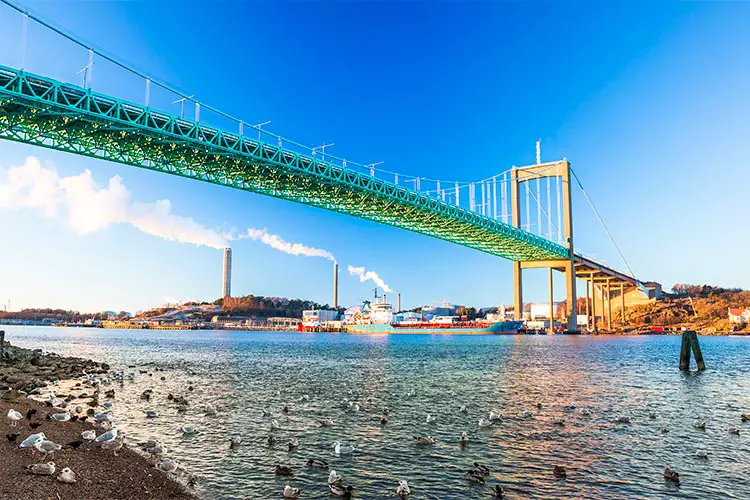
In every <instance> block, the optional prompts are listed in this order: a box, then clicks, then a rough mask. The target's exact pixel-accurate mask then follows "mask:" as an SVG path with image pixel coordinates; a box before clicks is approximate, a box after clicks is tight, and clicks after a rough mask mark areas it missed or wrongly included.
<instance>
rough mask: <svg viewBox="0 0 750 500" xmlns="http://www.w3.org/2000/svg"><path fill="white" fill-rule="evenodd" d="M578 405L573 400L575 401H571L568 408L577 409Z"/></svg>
mask: <svg viewBox="0 0 750 500" xmlns="http://www.w3.org/2000/svg"><path fill="white" fill-rule="evenodd" d="M576 406H577V405H576V404H575V402H573V403H570V404H569V405H568V409H570V410H575V409H576Z"/></svg>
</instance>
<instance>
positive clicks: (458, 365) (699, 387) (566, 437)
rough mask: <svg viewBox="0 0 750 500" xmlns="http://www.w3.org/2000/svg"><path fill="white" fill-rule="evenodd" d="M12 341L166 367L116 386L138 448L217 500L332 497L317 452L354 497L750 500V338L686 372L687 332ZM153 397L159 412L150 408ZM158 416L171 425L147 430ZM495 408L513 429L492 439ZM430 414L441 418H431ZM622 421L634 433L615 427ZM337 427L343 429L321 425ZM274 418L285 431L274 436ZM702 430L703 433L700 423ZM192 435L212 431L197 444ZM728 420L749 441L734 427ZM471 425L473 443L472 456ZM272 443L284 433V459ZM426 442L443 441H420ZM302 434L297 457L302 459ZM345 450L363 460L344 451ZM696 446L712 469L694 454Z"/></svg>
mask: <svg viewBox="0 0 750 500" xmlns="http://www.w3.org/2000/svg"><path fill="white" fill-rule="evenodd" d="M6 330H7V336H8V339H9V340H11V341H12V342H14V343H16V344H18V345H21V346H23V347H41V348H43V349H45V350H49V351H54V352H57V353H60V354H65V355H77V356H84V357H90V358H93V359H96V360H100V361H106V362H108V363H110V364H111V365H112V367H113V369H121V368H122V369H125V370H126V371H134V370H135V369H132V368H131V369H128V368H127V367H128V365H135V366H137V367H138V368H144V369H146V368H148V369H149V370H151V371H153V368H155V367H161V368H165V369H166V371H165V372H153V375H152V376H149V375H147V374H139V375H138V377H137V379H136V380H135V381H134V382H126V384H125V385H124V386H123V387H122V388H121V389H118V393H117V396H116V399H115V401H116V403H115V416H116V418H117V419H118V425H119V427H120V429H121V430H123V431H126V432H127V433H128V434H129V436H130V437H131V438H135V439H140V438H149V437H153V436H157V437H160V439H162V440H163V441H164V442H165V444H166V445H167V446H168V447H169V448H171V450H172V451H171V455H172V456H174V457H175V458H177V459H178V460H179V461H180V462H181V463H182V464H183V465H184V466H185V467H186V468H187V469H188V470H189V471H191V472H195V473H197V474H198V475H199V476H200V477H201V484H202V489H203V492H204V494H205V496H206V497H208V498H218V499H229V498H252V499H258V498H263V499H265V498H280V497H281V494H280V492H281V490H282V489H283V487H284V484H285V483H286V482H290V483H291V484H293V485H294V486H297V487H299V488H300V489H301V490H302V497H303V498H318V499H323V498H326V499H327V498H330V493H329V492H328V489H327V487H326V478H327V474H326V473H324V472H319V471H315V470H311V469H308V468H306V467H305V466H304V463H305V461H306V460H307V459H308V458H318V459H325V460H327V461H328V462H329V463H330V464H331V466H332V468H335V469H336V470H337V471H338V472H339V473H341V474H342V475H343V476H344V478H345V480H346V481H347V484H353V485H354V486H355V488H356V494H355V498H367V499H381V498H382V499H387V498H394V497H395V489H396V486H397V485H398V481H399V480H400V479H407V480H408V481H409V484H410V485H411V487H412V490H413V492H414V495H413V497H414V498H430V499H441V500H442V499H453V498H456V499H459V498H461V499H463V498H477V499H479V498H481V499H486V498H489V497H490V494H489V492H490V489H491V488H492V486H494V485H495V484H503V486H504V487H505V489H506V491H507V492H508V494H509V497H510V498H540V497H548V498H597V499H598V498H644V499H652V498H667V497H669V498H674V497H678V498H702V499H706V498H750V479H749V478H750V474H749V473H750V452H749V451H748V445H747V442H748V435H750V424H746V425H745V426H744V427H743V425H742V424H741V423H740V419H739V417H740V414H741V413H742V412H749V411H750V378H749V377H748V372H749V371H750V363H748V354H750V344H749V342H750V339H745V338H715V337H708V338H701V343H702V347H703V352H704V355H705V356H706V360H707V364H708V368H709V369H708V370H707V371H706V372H704V373H701V374H699V375H696V374H689V375H688V374H682V373H680V372H679V371H678V370H677V361H678V354H679V347H680V338H679V337H568V336H556V337H532V336H502V337H501V336H456V337H448V336H434V337H433V336H392V337H385V336H369V337H368V336H349V335H328V334H297V333H248V332H209V331H200V332H149V331H116V330H88V329H58V328H49V329H45V328H14V327H6ZM161 376H164V377H165V379H166V380H165V381H161V380H160V377H161ZM191 384H192V385H193V386H194V388H195V390H194V391H192V392H189V391H188V386H189V385H191ZM147 388H152V389H153V390H154V397H153V399H152V401H151V402H150V403H149V402H145V401H143V400H141V399H140V398H139V396H140V394H141V392H142V391H143V390H145V389H147ZM169 393H171V394H174V395H185V396H187V397H188V399H189V401H190V407H189V409H188V411H187V412H186V413H182V414H178V413H177V410H176V406H175V405H172V404H169V402H168V400H167V395H168V394H169ZM410 393H411V394H412V395H409V394H410ZM303 395H308V396H309V400H303ZM345 400H351V401H357V402H358V403H359V405H360V410H359V411H352V410H350V409H349V408H348V407H347V405H346V404H345ZM572 403H575V405H576V408H575V409H571V408H569V406H571V404H572ZM285 404H287V405H288V406H289V410H290V411H289V413H287V414H284V413H281V412H279V413H278V414H277V415H275V416H274V417H264V416H263V413H262V409H263V408H267V407H276V408H277V409H279V410H280V409H281V408H282V407H283V406H284V405H285ZM461 405H466V407H467V409H468V413H467V414H463V413H460V412H459V411H458V409H459V407H460V406H461ZM538 405H541V408H539V407H538ZM206 407H216V408H217V409H218V413H217V415H216V416H215V417H212V416H208V415H206V411H205V408H206ZM385 407H388V408H389V410H390V415H389V417H388V418H389V420H388V423H387V424H385V425H384V426H383V425H381V424H380V422H379V420H380V416H381V415H382V413H383V408H385ZM582 408H588V409H590V410H591V416H584V415H582V414H581V411H580V410H581V409H582ZM145 409H156V410H158V411H160V413H161V415H160V417H159V418H156V419H152V420H150V419H146V418H145V416H144V414H143V410H145ZM490 410H495V411H496V412H498V411H499V412H502V414H503V416H504V418H503V421H502V422H501V423H497V424H495V425H494V426H492V427H489V428H487V429H484V428H483V429H479V428H478V425H477V422H478V420H479V418H480V417H486V416H487V414H488V412H489V411H490ZM525 411H530V412H532V416H530V417H528V416H524V412H525ZM428 413H430V414H432V415H433V416H436V417H437V421H436V422H435V423H432V424H428V423H426V416H427V414H428ZM650 413H656V414H657V418H656V419H651V418H649V414H650ZM620 416H628V417H630V418H631V420H632V423H631V424H616V423H614V421H615V419H616V418H618V417H620ZM326 417H331V418H332V419H333V421H334V426H333V427H331V428H326V427H320V425H319V423H318V422H319V420H322V419H324V418H326ZM273 418H276V419H277V420H278V422H279V424H280V425H281V429H279V430H276V431H273V432H272V431H271V430H270V425H271V420H272V419H273ZM559 419H563V424H564V425H562V426H560V425H556V424H555V423H554V422H555V421H556V420H559ZM697 419H699V420H705V421H706V422H707V428H706V430H705V431H700V430H696V429H694V428H693V422H694V421H695V420H697ZM182 425H195V426H198V427H199V428H200V430H201V432H200V433H199V434H197V435H195V436H192V437H189V438H184V437H182V434H181V433H180V432H179V430H178V429H179V427H180V426H182ZM662 426H664V427H666V428H667V429H668V430H669V432H667V433H663V432H661V430H660V428H661V427H662ZM732 426H739V427H740V428H741V429H742V434H741V435H740V436H735V435H732V434H729V432H728V429H729V428H730V427H732ZM462 431H467V432H468V433H469V435H470V442H469V444H468V445H467V446H466V447H461V446H460V445H459V436H460V434H461V432H462ZM269 434H273V435H274V436H276V438H277V439H278V443H279V444H277V445H276V446H274V447H273V448H269V447H267V446H266V444H265V441H266V438H267V436H268V435H269ZM231 435H241V436H242V437H243V444H242V446H241V447H240V448H238V449H236V450H230V449H229V436H231ZM417 435H432V436H434V437H435V438H436V439H437V444H435V445H434V446H418V445H415V443H414V441H413V439H412V438H413V436H417ZM292 437H295V438H297V439H299V441H300V447H299V450H298V451H294V452H289V451H288V450H287V447H286V443H287V441H288V439H289V438H292ZM335 440H339V441H341V442H343V443H344V444H353V445H355V446H356V447H357V448H358V450H357V451H356V452H355V453H354V454H353V455H342V456H340V457H337V456H335V455H334V454H333V452H332V449H331V443H332V442H333V441H335ZM699 449H703V450H705V451H707V452H708V454H709V459H708V460H701V459H698V458H696V457H695V453H696V451H697V450H699ZM474 461H479V462H482V463H484V464H486V465H487V466H489V468H490V469H491V471H492V474H491V476H490V478H489V479H488V481H487V484H486V485H471V484H469V483H468V482H466V481H465V480H464V479H463V473H464V472H465V470H466V469H468V468H469V467H470V466H471V464H472V463H473V462H474ZM276 464H283V465H289V466H292V467H293V468H294V469H295V471H296V472H295V476H294V477H293V478H291V479H287V478H278V477H276V476H275V475H274V474H273V467H274V466H275V465H276ZM665 464H669V466H670V467H671V468H672V469H674V470H677V471H679V473H680V478H681V480H682V482H681V484H680V485H675V484H669V483H665V481H664V480H663V478H662V471H663V469H664V465H665ZM554 465H563V466H565V467H566V469H567V471H568V477H567V479H564V480H560V479H556V478H555V477H554V476H553V475H552V467H553V466H554Z"/></svg>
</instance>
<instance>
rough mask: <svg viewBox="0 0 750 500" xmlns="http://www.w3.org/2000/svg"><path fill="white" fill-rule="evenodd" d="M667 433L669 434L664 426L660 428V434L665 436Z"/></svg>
mask: <svg viewBox="0 0 750 500" xmlns="http://www.w3.org/2000/svg"><path fill="white" fill-rule="evenodd" d="M667 432H669V429H667V428H666V427H665V426H662V427H661V433H662V434H666V433H667Z"/></svg>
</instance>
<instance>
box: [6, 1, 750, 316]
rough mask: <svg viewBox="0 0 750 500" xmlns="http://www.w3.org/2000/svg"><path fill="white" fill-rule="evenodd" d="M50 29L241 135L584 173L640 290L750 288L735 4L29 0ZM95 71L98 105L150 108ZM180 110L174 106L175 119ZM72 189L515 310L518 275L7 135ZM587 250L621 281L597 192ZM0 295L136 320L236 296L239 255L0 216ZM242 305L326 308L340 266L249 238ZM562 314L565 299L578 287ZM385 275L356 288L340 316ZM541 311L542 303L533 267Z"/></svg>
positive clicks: (416, 158)
mask: <svg viewBox="0 0 750 500" xmlns="http://www.w3.org/2000/svg"><path fill="white" fill-rule="evenodd" d="M29 6H30V7H31V8H32V9H33V10H34V11H35V12H37V13H40V14H41V15H42V16H43V17H45V18H46V19H49V20H52V21H54V22H55V23H57V24H59V25H62V26H65V27H66V28H68V29H70V30H71V31H73V32H75V33H77V34H80V35H81V36H83V37H84V38H85V39H87V40H89V41H90V42H92V43H93V44H94V45H96V46H97V47H98V48H101V49H104V50H105V51H107V52H109V53H112V54H116V55H117V56H118V57H120V58H121V59H124V60H126V61H128V62H130V63H132V64H133V65H135V66H136V67H138V68H140V69H142V70H143V71H145V72H147V73H149V74H152V75H154V76H156V77H159V78H161V79H163V80H166V81H168V82H170V83H171V84H173V85H175V86H176V87H179V88H182V89H185V90H187V91H189V92H190V93H193V94H196V95H197V96H198V97H199V98H200V99H201V101H203V102H206V103H209V104H211V105H212V106H214V107H217V108H219V109H223V110H227V111H229V112H231V113H232V114H233V115H236V116H241V117H243V118H244V119H245V120H246V121H247V122H250V123H257V122H262V121H266V120H272V124H271V125H270V129H271V130H273V131H275V132H278V133H280V134H282V135H284V136H287V137H291V138H294V139H296V140H298V141H299V142H302V143H305V144H309V145H311V146H314V145H318V144H323V143H325V142H335V143H336V146H335V147H334V148H333V149H332V150H331V152H335V153H336V154H337V155H340V156H343V157H347V158H351V159H353V160H357V161H360V162H362V163H370V162H377V161H384V162H385V165H384V166H385V167H387V168H388V169H390V170H396V171H398V172H401V173H403V174H404V175H428V176H431V177H439V178H446V179H454V178H456V177H459V178H477V179H478V178H483V177H486V176H489V175H492V174H494V173H497V172H499V171H503V170H505V169H506V168H508V167H510V166H511V165H514V164H518V165H520V164H528V163H533V161H534V142H535V140H536V139H537V138H541V139H542V151H543V159H545V160H551V159H557V158H560V157H567V158H568V159H569V160H570V161H571V162H572V164H573V167H574V168H575V169H576V171H577V173H578V175H579V177H580V178H581V180H582V181H583V183H584V185H585V187H586V189H587V191H588V192H589V194H590V195H591V196H592V198H593V199H594V201H595V202H596V203H597V205H598V207H599V209H600V211H601V213H602V215H603V216H604V218H605V220H606V222H607V224H608V226H609V228H610V230H611V231H612V232H613V234H614V235H615V237H616V239H617V241H618V243H619V244H620V246H621V248H622V250H623V252H624V254H625V256H626V257H627V258H628V260H629V263H630V265H631V267H632V268H633V270H634V271H635V273H636V275H637V276H638V277H640V278H642V279H649V280H657V281H660V282H662V283H663V284H665V285H666V286H671V285H672V284H673V283H675V282H695V283H704V282H706V283H712V284H717V285H724V286H741V287H750V267H748V266H745V265H744V262H745V252H744V251H743V249H744V248H745V247H746V246H747V245H748V243H750V241H748V239H749V237H748V235H747V234H748V233H747V208H745V206H744V202H745V200H747V199H748V196H747V192H748V186H750V173H748V168H747V165H746V163H747V158H750V151H749V150H750V146H749V145H748V141H747V137H750V130H749V129H750V120H748V117H749V116H750V92H748V91H747V88H746V87H747V82H748V81H750V78H749V77H750V50H748V49H750V33H749V32H748V31H747V30H746V29H745V27H746V25H747V22H748V20H750V6H748V5H746V4H739V3H731V4H730V3H666V2H664V3H662V2H658V3H655V4H654V3H650V4H647V3H642V4H638V3H630V4H627V5H626V4H617V5H608V4H605V3H593V2H586V3H575V4H570V5H563V4H554V5H553V4H550V3H544V4H534V3H468V2H460V3H438V4H427V3H414V2H409V3H385V2H383V3H379V2H350V3H322V2H320V3H318V2H309V3H284V2H269V3H262V2H241V3H229V2H227V3H207V2H206V3H191V2H179V3H178V2H31V3H30V4H29ZM0 28H1V29H0V64H5V65H8V66H13V67H18V66H19V62H20V33H21V18H20V16H19V15H17V14H15V13H12V12H11V11H10V10H9V9H8V8H7V7H5V6H2V7H0ZM86 62H87V55H86V53H85V51H82V50H74V49H72V48H70V47H68V46H67V45H66V44H63V43H60V42H59V41H55V38H54V37H51V36H49V35H45V34H43V33H42V32H41V31H40V30H39V29H38V28H35V27H33V26H32V27H31V28H30V31H29V49H28V50H27V56H26V69H27V70H29V71H32V72H37V73H41V74H45V75H48V76H51V77H57V78H60V79H63V80H66V81H77V80H76V79H77V78H78V77H77V76H76V74H75V73H76V71H78V69H80V68H81V67H83V66H84V65H85V64H86ZM113 75H114V73H113V74H112V75H110V74H109V73H107V71H106V70H104V69H103V68H100V67H99V66H95V71H94V79H93V83H94V89H96V90H101V91H104V92H109V93H112V94H114V95H118V96H121V97H123V98H128V99H133V100H142V98H143V88H142V86H141V85H140V83H138V82H137V81H135V80H129V79H127V78H119V77H118V78H115V77H114V76H113ZM164 106H165V107H166V108H167V109H169V110H171V111H172V112H176V111H177V110H178V108H177V106H170V105H169V104H168V103H166V104H164ZM28 156H35V157H37V158H38V159H39V160H40V161H41V163H42V165H44V166H46V167H49V168H52V167H53V168H55V169H56V170H57V172H59V175H60V176H75V175H78V174H80V173H81V172H82V171H84V170H85V169H89V170H90V171H91V173H92V176H93V178H94V179H95V180H96V182H97V183H98V184H99V185H106V184H107V182H108V180H109V179H110V178H111V177H112V176H115V175H118V176H120V177H121V178H122V182H123V183H124V184H125V185H126V186H127V189H128V190H129V192H130V193H131V195H132V198H133V199H134V200H137V201H140V202H154V201H156V200H162V199H166V200H170V202H171V205H172V211H173V212H174V213H175V214H179V215H181V216H185V217H191V218H193V219H194V220H195V221H196V222H198V223H200V224H202V225H204V226H206V227H209V228H214V229H218V230H227V229H230V228H236V229H237V230H239V231H242V230H244V229H245V228H248V227H253V228H265V229H267V230H268V231H269V232H271V233H274V234H278V235H280V236H281V237H283V238H284V239H285V240H288V241H291V242H301V243H304V244H305V245H309V246H312V247H317V248H322V249H326V250H328V251H330V252H331V253H333V254H334V255H335V256H336V257H337V259H338V260H339V262H340V263H341V264H342V265H343V266H344V267H345V266H346V265H348V264H352V265H355V266H365V267H367V268H368V269H372V270H375V271H377V272H378V273H379V274H380V275H381V277H382V278H383V279H384V280H385V281H386V282H387V283H388V284H389V285H390V286H391V287H392V288H393V289H395V290H397V291H400V292H401V293H402V295H403V302H404V306H406V307H413V306H416V305H421V304H424V303H431V302H434V301H440V300H449V301H453V302H458V303H467V304H472V305H477V306H485V305H494V304H498V303H509V302H511V300H512V283H511V276H512V272H511V265H510V263H509V262H507V261H504V260H501V259H498V258H496V257H492V256H489V255H484V254H481V253H479V252H477V251H474V250H470V249H466V248H462V247H458V246H456V245H452V244H449V243H446V242H442V241H438V240H433V239H430V238H428V237H425V236H421V235H417V234H412V233H408V232H404V231H401V230H398V229H395V228H389V227H385V226H380V225H377V224H374V223H371V222H366V221H361V220H357V219H354V218H350V217H346V216H343V215H338V214H334V213H328V212H325V211H322V210H318V209H313V208H310V207H305V206H302V205H297V204H293V203H289V202H284V201H281V200H275V199H272V198H267V197H262V196H259V195H254V194H251V193H245V192H241V191H235V190H231V189H227V188H221V187H218V186H213V185H208V184H203V183H198V182H195V181H190V180H186V179H181V178H177V177H171V176H167V175H162V174H156V173H152V172H148V171H144V170H140V169H136V168H131V167H123V166H120V165H115V164H111V163H106V162H102V161H94V160H89V159H84V158H79V157H75V156H70V155H64V154H61V153H56V152H52V151H47V150H41V149H35V148H31V147H28V146H22V145H17V144H11V143H7V142H0V169H7V168H8V167H10V166H13V165H19V164H22V163H23V162H24V161H25V160H26V158H27V157H28ZM574 210H575V214H576V219H575V236H576V246H577V247H578V248H580V249H581V250H582V251H583V252H584V253H586V254H588V255H592V256H595V257H596V258H599V259H601V260H604V261H606V262H608V263H610V264H612V265H615V266H617V267H624V266H623V264H622V263H621V261H620V260H619V258H618V256H617V254H616V253H615V251H614V249H613V248H612V246H611V245H610V243H609V242H608V240H607V238H606V236H605V234H604V232H603V231H602V229H601V228H600V227H599V225H598V222H597V221H596V219H595V217H594V216H593V214H592V213H591V210H590V209H589V208H588V207H587V204H586V201H585V199H584V198H583V197H582V196H581V194H580V193H576V194H575V195H574ZM0 227H2V228H3V229H2V234H3V238H2V245H0V262H2V263H3V275H2V279H0V303H5V302H6V301H7V299H10V300H11V307H12V308H13V309H16V308H18V307H32V306H56V307H63V308H74V309H79V310H83V311H93V310H101V309H126V310H137V309H141V308H145V307H148V306H153V305H158V304H160V303H163V302H164V301H165V300H167V299H178V300H183V299H187V298H197V299H205V300H213V299H214V298H216V297H217V296H218V295H219V294H220V280H221V252H219V251H217V250H215V249H212V248H208V247H198V246H194V245H191V244H180V243H175V242H170V241H166V240H164V239H160V238H157V237H154V236H151V235H148V234H145V233H143V232H141V231H138V230H137V229H135V228H134V227H132V226H131V225H127V224H115V225H112V226H110V227H107V228H105V229H102V230H101V231H97V232H93V233H90V234H87V235H83V236H82V235H79V234H77V233H75V232H74V231H72V230H71V228H70V227H69V226H68V225H66V223H65V219H64V218H63V217H61V216H53V217H44V216H42V215H40V213H39V212H38V211H35V210H21V209H19V210H10V209H0ZM233 248H234V273H233V274H234V282H233V292H234V293H235V294H245V293H254V294H262V295H280V296H288V297H305V298H311V299H315V300H318V301H321V302H329V301H330V297H331V283H330V281H331V280H330V276H331V265H330V263H329V262H328V261H327V260H325V259H321V258H311V257H301V256H291V255H287V254H284V253H282V252H279V251H276V250H274V249H272V248H270V247H268V246H266V245H263V244H261V243H260V242H257V241H252V240H242V241H237V242H234V243H233ZM557 285H558V286H557V289H558V291H557V293H556V297H557V298H562V297H563V296H564V291H563V289H562V282H561V281H560V282H558V284H557ZM370 288H371V283H370V282H368V283H365V284H361V283H359V281H358V280H356V279H355V278H354V277H349V276H347V275H346V274H345V273H342V276H341V285H340V291H341V302H342V303H344V304H354V303H358V302H359V301H360V300H361V299H363V298H366V297H367V296H369V294H370V291H369V290H370ZM526 297H527V299H528V300H544V299H545V298H546V297H547V291H546V274H545V273H544V272H543V271H540V272H529V273H528V274H527V280H526Z"/></svg>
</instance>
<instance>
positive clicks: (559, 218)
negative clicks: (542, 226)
mask: <svg viewBox="0 0 750 500" xmlns="http://www.w3.org/2000/svg"><path fill="white" fill-rule="evenodd" d="M555 182H556V183H557V186H556V187H555V192H556V193H557V242H558V243H562V240H563V235H562V230H561V228H562V209H561V208H560V195H561V191H560V176H559V175H556V176H555Z"/></svg>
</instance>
